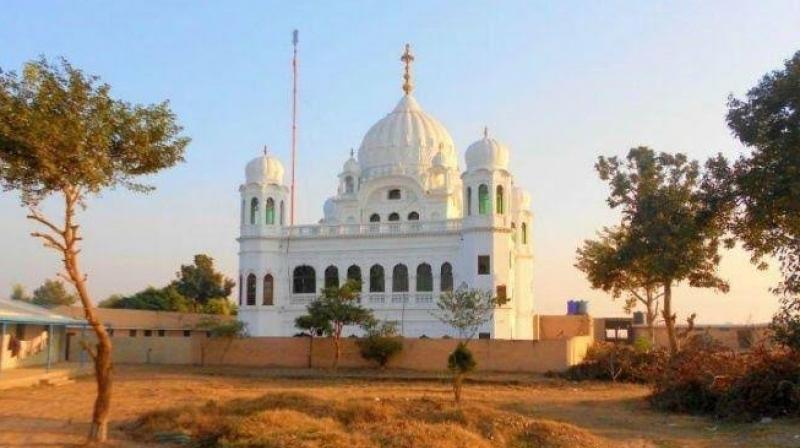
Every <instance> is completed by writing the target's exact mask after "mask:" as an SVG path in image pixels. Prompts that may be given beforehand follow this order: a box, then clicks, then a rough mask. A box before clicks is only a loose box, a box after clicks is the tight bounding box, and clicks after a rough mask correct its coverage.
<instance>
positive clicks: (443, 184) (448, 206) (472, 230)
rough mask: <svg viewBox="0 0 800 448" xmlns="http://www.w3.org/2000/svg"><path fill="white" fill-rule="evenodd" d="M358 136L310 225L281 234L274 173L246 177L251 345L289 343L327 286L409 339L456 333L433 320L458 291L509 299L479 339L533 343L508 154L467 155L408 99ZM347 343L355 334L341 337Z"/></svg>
mask: <svg viewBox="0 0 800 448" xmlns="http://www.w3.org/2000/svg"><path fill="white" fill-rule="evenodd" d="M403 60H404V62H406V75H405V76H404V78H405V83H404V85H403V90H404V95H403V96H402V97H401V99H400V101H399V102H398V103H397V105H396V106H395V108H394V109H393V110H392V111H391V112H390V113H389V114H388V115H386V116H385V117H384V118H382V119H381V120H379V121H378V122H377V123H376V124H375V125H373V126H372V127H371V128H370V129H369V131H367V133H366V135H365V136H364V139H363V141H362V142H361V146H360V147H359V150H358V158H356V157H355V155H354V154H353V153H352V151H351V154H350V158H349V159H348V160H347V161H345V163H344V165H343V167H342V169H341V172H340V173H339V174H338V189H337V192H336V195H334V196H332V197H331V198H329V199H328V200H327V201H326V202H325V204H324V207H323V218H322V219H321V220H320V222H319V224H316V225H295V226H290V225H287V222H288V221H289V218H288V213H289V205H290V204H289V201H290V191H289V188H287V186H286V185H285V183H284V179H283V177H284V176H283V175H284V169H283V165H282V164H281V162H280V161H279V160H278V159H277V158H275V157H274V156H272V155H269V154H266V153H265V154H264V155H262V156H260V157H257V158H255V159H253V160H252V161H250V162H249V163H248V164H247V166H246V169H245V182H244V184H242V185H241V186H240V188H239V191H240V193H241V226H240V237H239V238H238V241H239V286H240V287H239V304H240V313H239V316H240V318H241V319H242V320H243V321H244V322H246V323H247V325H248V331H249V332H250V334H252V335H254V336H290V335H293V334H296V333H298V330H297V329H296V328H295V326H294V320H295V318H296V317H297V316H300V315H301V314H303V313H304V312H305V309H306V305H307V304H308V303H310V302H311V301H312V300H313V299H314V298H315V297H316V296H317V295H318V294H319V292H320V290H321V289H322V288H323V287H325V286H330V285H339V284H341V283H343V282H344V281H346V279H348V278H354V279H358V280H360V281H361V283H362V294H361V296H360V300H361V303H362V304H363V305H364V306H366V307H368V308H370V309H372V310H373V311H374V313H375V315H376V317H378V318H380V319H384V320H392V321H396V322H397V324H398V329H399V330H400V331H401V333H402V334H403V335H404V336H407V337H421V336H427V337H441V336H444V335H451V336H452V335H454V333H455V332H454V330H453V329H452V328H449V327H447V326H445V325H444V324H442V323H441V322H439V321H438V320H437V319H436V317H435V316H434V314H433V312H434V311H435V310H436V309H437V308H436V300H437V298H438V296H439V295H440V294H442V293H444V292H447V291H451V290H453V289H454V288H458V287H459V285H462V284H465V285H467V286H468V287H470V288H480V289H483V290H490V291H492V292H493V293H495V294H496V295H497V296H500V297H505V298H507V299H509V300H508V301H507V303H506V304H504V305H503V306H500V307H498V308H497V309H496V310H495V312H494V315H493V316H492V318H491V320H490V321H489V322H488V323H487V324H486V325H485V327H484V328H483V329H482V330H481V333H483V334H482V335H481V336H484V337H486V336H488V337H492V338H501V339H531V338H532V337H533V329H532V315H533V313H532V309H533V285H532V283H533V258H532V247H531V235H530V231H531V230H530V229H531V221H532V214H531V211H530V206H531V200H530V195H529V194H528V193H527V192H526V191H524V190H522V189H521V188H519V187H517V186H516V185H515V183H514V177H513V175H512V173H511V172H510V171H509V151H508V148H507V147H506V146H504V145H503V144H501V143H500V142H498V141H497V140H495V139H494V138H491V137H490V136H489V135H488V132H487V131H486V130H485V129H484V133H483V137H482V138H480V139H479V140H478V141H476V142H475V143H473V144H472V145H470V146H469V147H468V148H467V150H466V152H465V160H466V169H465V170H464V171H462V170H461V169H460V168H459V163H458V151H457V149H456V147H455V145H454V144H453V140H452V138H451V137H450V134H449V133H448V131H447V129H446V128H445V127H444V126H443V125H442V124H441V123H440V122H439V121H438V120H437V119H435V118H434V117H432V116H430V115H429V114H427V113H426V112H425V111H424V110H423V109H422V108H421V107H420V105H419V104H418V103H417V101H416V99H415V98H414V96H413V95H412V90H413V86H412V85H411V78H410V66H409V64H410V61H411V60H413V57H411V55H410V53H409V51H408V49H407V50H406V54H405V55H404V57H403ZM350 331H351V332H356V331H357V329H350Z"/></svg>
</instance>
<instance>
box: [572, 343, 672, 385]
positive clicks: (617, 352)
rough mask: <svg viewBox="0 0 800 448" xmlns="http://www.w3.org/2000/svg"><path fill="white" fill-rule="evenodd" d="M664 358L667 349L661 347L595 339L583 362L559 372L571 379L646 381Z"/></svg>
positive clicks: (653, 377)
mask: <svg viewBox="0 0 800 448" xmlns="http://www.w3.org/2000/svg"><path fill="white" fill-rule="evenodd" d="M666 360H667V353H666V352H665V351H663V350H647V348H646V347H640V346H631V345H627V344H613V343H607V342H597V343H595V344H594V345H592V346H591V347H590V348H589V351H587V352H586V357H585V358H584V360H583V362H581V363H580V364H578V365H575V366H572V367H570V368H569V369H567V371H566V372H564V374H563V375H562V376H563V377H565V378H567V379H570V380H573V381H584V380H599V381H620V382H628V383H649V382H652V381H654V380H655V377H656V376H658V375H659V374H660V373H661V370H662V369H663V368H664V365H665V363H666Z"/></svg>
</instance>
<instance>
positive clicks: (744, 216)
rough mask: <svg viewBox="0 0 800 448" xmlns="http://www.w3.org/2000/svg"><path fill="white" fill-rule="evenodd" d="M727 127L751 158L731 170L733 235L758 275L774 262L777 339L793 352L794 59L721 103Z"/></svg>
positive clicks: (799, 283)
mask: <svg viewBox="0 0 800 448" xmlns="http://www.w3.org/2000/svg"><path fill="white" fill-rule="evenodd" d="M727 121H728V126H730V128H731V130H732V131H733V133H734V135H736V137H737V138H738V139H739V140H740V141H741V142H742V143H744V144H745V145H746V146H747V147H748V149H750V152H749V153H748V154H746V155H743V156H741V157H740V158H739V159H738V160H737V161H736V162H735V164H734V167H733V173H732V175H731V176H729V177H728V179H730V181H731V186H732V193H733V195H734V196H735V198H736V202H737V205H738V207H737V210H736V215H735V218H734V220H733V231H734V233H735V234H736V236H737V237H739V239H740V240H741V241H742V242H743V244H744V247H745V248H746V249H748V250H749V251H750V252H751V254H752V261H753V262H754V263H757V264H758V265H759V267H761V268H765V267H766V262H765V259H766V258H767V257H769V256H772V257H775V258H777V260H778V262H779V263H780V268H781V272H782V274H783V280H782V281H781V282H780V283H779V284H778V285H777V286H776V287H775V288H773V292H775V293H776V294H778V295H779V296H781V305H782V306H781V310H780V311H779V312H778V313H777V314H776V315H775V318H774V319H773V323H772V326H773V329H774V330H775V331H774V333H775V335H776V339H777V340H778V341H779V342H781V343H784V344H787V345H789V346H794V347H796V348H797V349H800V342H798V341H800V51H798V52H797V53H795V54H794V56H793V57H792V58H791V59H789V60H787V61H786V62H785V63H784V67H783V69H781V70H776V71H773V72H770V73H767V74H766V75H765V76H764V77H763V78H762V79H761V81H760V82H759V83H758V85H757V86H755V87H753V88H752V89H750V90H749V91H748V92H747V95H746V97H745V98H744V99H738V98H734V97H733V96H731V97H730V98H729V100H728V115H727Z"/></svg>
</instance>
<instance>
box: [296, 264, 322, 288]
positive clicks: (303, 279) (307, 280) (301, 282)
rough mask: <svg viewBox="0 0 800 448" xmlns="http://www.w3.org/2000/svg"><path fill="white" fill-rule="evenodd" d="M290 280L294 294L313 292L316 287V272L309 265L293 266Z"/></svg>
mask: <svg viewBox="0 0 800 448" xmlns="http://www.w3.org/2000/svg"><path fill="white" fill-rule="evenodd" d="M292 280H293V283H294V288H293V289H292V292H294V293H295V294H314V292H315V290H316V288H317V273H316V272H314V268H312V267H311V266H307V265H303V266H298V267H296V268H294V276H293V278H292Z"/></svg>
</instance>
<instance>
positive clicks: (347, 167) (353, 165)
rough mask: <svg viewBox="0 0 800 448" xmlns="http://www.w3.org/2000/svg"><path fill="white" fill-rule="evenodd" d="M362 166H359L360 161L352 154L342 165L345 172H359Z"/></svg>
mask: <svg viewBox="0 0 800 448" xmlns="http://www.w3.org/2000/svg"><path fill="white" fill-rule="evenodd" d="M360 170H361V168H360V167H359V166H358V162H356V159H354V158H353V156H352V155H351V156H350V158H349V159H347V162H344V166H343V167H342V172H343V173H358V172H359V171H360Z"/></svg>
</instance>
